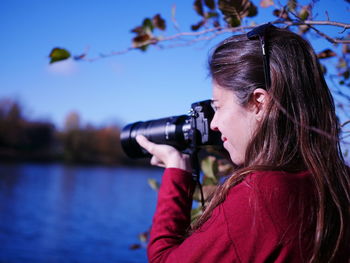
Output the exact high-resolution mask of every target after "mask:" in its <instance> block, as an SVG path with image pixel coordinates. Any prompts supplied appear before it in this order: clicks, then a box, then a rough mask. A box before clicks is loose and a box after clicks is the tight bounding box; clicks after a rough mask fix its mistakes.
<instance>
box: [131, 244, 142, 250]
mask: <svg viewBox="0 0 350 263" xmlns="http://www.w3.org/2000/svg"><path fill="white" fill-rule="evenodd" d="M140 248H141V245H140V244H132V245H131V246H129V249H131V250H136V249H140Z"/></svg>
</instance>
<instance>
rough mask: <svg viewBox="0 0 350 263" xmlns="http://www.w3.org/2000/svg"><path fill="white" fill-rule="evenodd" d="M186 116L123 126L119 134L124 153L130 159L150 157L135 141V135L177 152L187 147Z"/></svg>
mask: <svg viewBox="0 0 350 263" xmlns="http://www.w3.org/2000/svg"><path fill="white" fill-rule="evenodd" d="M187 119H188V116H186V115H180V116H173V117H168V118H163V119H158V120H151V121H145V122H135V123H131V124H128V125H127V126H125V127H124V128H123V130H122V132H121V135H120V140H121V145H122V147H123V150H124V152H125V153H126V154H127V155H128V156H129V157H131V158H142V157H147V156H150V154H149V153H148V152H147V151H146V150H144V149H143V148H142V147H141V146H140V145H139V144H138V143H137V141H136V139H135V138H136V136H137V135H144V136H145V137H146V138H147V139H148V140H150V141H152V142H154V143H157V144H167V145H171V146H174V147H175V148H177V149H178V150H180V151H181V150H184V149H186V148H187V147H188V144H189V142H188V139H187V138H186V131H187V130H189V127H187V126H190V124H189V123H188V121H187Z"/></svg>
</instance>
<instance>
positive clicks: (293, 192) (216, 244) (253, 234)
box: [148, 168, 314, 263]
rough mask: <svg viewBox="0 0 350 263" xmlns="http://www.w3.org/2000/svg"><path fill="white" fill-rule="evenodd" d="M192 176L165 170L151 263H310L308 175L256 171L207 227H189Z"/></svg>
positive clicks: (230, 194)
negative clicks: (308, 259) (188, 231)
mask: <svg viewBox="0 0 350 263" xmlns="http://www.w3.org/2000/svg"><path fill="white" fill-rule="evenodd" d="M194 187H195V185H194V182H193V180H192V177H191V174H190V173H188V172H186V171H183V170H180V169H176V168H168V169H166V170H165V172H164V175H163V179H162V184H161V188H160V190H159V195H158V203H157V208H156V212H155V215H154V218H153V225H152V230H151V236H150V243H149V245H148V258H149V261H150V262H176V263H185V262H193V263H194V262H196V263H197V262H205V263H208V262H215V263H216V262H220V263H221V262H222V263H224V262H298V263H300V262H305V257H307V256H309V255H310V250H309V248H310V245H311V244H312V239H313V233H314V232H313V231H314V230H313V227H310V226H312V225H313V224H312V220H311V219H310V210H311V209H309V207H310V205H312V202H313V200H314V197H313V194H312V193H313V190H312V189H313V187H312V183H311V176H310V174H309V173H308V172H303V173H295V174H291V173H285V172H280V171H274V172H256V173H252V174H250V175H248V176H247V177H246V178H245V180H244V181H242V182H241V183H240V184H238V185H236V186H235V187H233V188H231V189H230V191H229V192H228V195H227V197H226V199H225V201H224V202H223V203H221V204H220V205H219V206H217V207H216V208H215V209H214V210H213V213H212V216H211V217H210V219H209V220H208V221H207V222H205V223H204V224H203V225H202V227H201V228H200V229H199V230H197V231H195V232H194V233H192V235H190V236H189V237H187V238H185V234H186V230H187V229H188V228H189V226H190V212H191V206H192V194H193V191H194Z"/></svg>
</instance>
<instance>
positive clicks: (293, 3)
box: [287, 0, 297, 11]
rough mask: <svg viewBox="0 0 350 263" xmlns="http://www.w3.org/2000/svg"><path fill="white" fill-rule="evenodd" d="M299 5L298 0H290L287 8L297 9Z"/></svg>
mask: <svg viewBox="0 0 350 263" xmlns="http://www.w3.org/2000/svg"><path fill="white" fill-rule="evenodd" d="M296 7H297V0H289V1H288V3H287V8H288V10H290V11H295V8H296Z"/></svg>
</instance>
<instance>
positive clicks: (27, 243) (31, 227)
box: [0, 164, 162, 263]
mask: <svg viewBox="0 0 350 263" xmlns="http://www.w3.org/2000/svg"><path fill="white" fill-rule="evenodd" d="M161 175H162V170H158V169H154V170H153V169H131V168H116V167H102V166H99V167H96V166H91V167H84V166H65V165H61V164H48V165H42V164H40V165H38V164H0V263H23V262H26V263H34V262H35V263H41V262H45V263H51V262H52V263H55V262H57V263H58V262H59V263H61V262H77V263H79V262H84V263H90V262H91V263H95V262H96V263H97V262H101V263H105V262H106V263H107V262H108V263H109V262H120V263H124V262H125V263H127V262H130V263H132V262H147V258H146V250H145V248H144V246H143V247H141V248H140V249H136V250H131V249H130V246H131V245H133V244H135V243H140V242H139V239H138V234H139V233H141V232H144V231H147V230H148V229H149V227H150V225H151V222H152V216H153V213H154V210H155V204H156V198H157V193H156V192H155V191H154V190H152V189H151V188H150V186H149V185H148V183H147V180H148V178H154V179H156V180H157V181H159V180H160V178H161Z"/></svg>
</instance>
